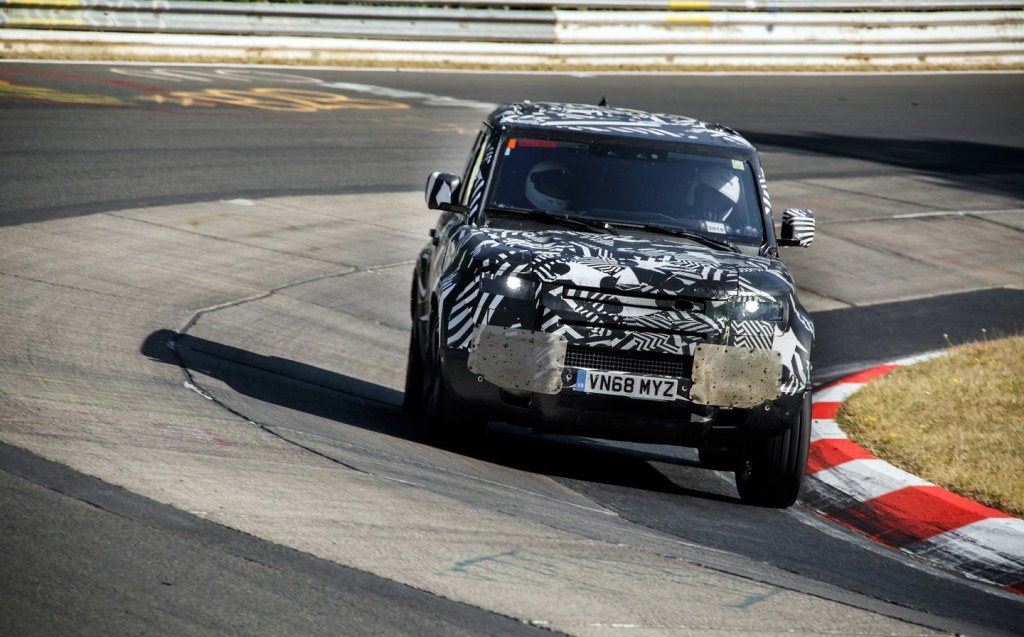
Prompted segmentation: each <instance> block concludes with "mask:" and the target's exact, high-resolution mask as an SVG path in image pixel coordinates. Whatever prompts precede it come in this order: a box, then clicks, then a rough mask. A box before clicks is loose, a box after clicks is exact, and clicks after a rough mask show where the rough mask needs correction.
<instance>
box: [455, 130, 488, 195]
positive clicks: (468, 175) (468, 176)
mask: <svg viewBox="0 0 1024 637" xmlns="http://www.w3.org/2000/svg"><path fill="white" fill-rule="evenodd" d="M492 133H493V131H492V130H491V129H490V127H489V126H484V127H483V128H481V129H480V133H479V134H478V135H477V136H476V143H475V144H474V145H473V153H472V154H471V155H470V157H469V161H468V162H467V164H466V172H465V174H463V176H462V187H461V188H460V189H459V204H461V205H463V206H469V202H470V197H471V195H472V193H473V191H475V190H477V181H479V180H480V179H482V175H481V174H480V167H481V165H482V164H483V161H484V155H485V154H486V153H487V146H488V142H490V139H491V134H492Z"/></svg>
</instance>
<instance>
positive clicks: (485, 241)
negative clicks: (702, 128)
mask: <svg viewBox="0 0 1024 637" xmlns="http://www.w3.org/2000/svg"><path fill="white" fill-rule="evenodd" d="M477 230H478V232H479V233H480V234H481V235H483V236H481V237H480V239H481V242H480V243H479V244H478V245H477V246H476V249H475V250H474V257H475V258H477V259H480V260H481V261H483V262H484V263H483V264H484V267H486V268H489V269H493V268H497V269H501V270H503V271H506V272H516V273H520V274H526V273H531V274H532V275H533V276H535V277H537V278H538V279H540V280H541V281H543V282H545V283H554V284H562V285H568V286H572V287H581V288H590V289H607V290H622V291H630V292H635V293H642V294H651V295H672V296H688V297H701V298H709V299H721V298H726V297H728V296H730V295H733V294H736V293H737V291H738V290H739V288H740V287H741V282H742V281H749V280H750V279H763V278H765V277H766V276H767V277H768V278H770V279H776V278H777V276H775V275H777V274H778V273H773V269H774V268H773V261H772V260H771V259H768V258H765V257H757V256H749V255H744V254H739V253H735V252H726V251H723V250H716V249H713V248H708V247H705V246H702V245H700V244H696V243H693V242H691V241H688V240H686V239H683V238H679V239H676V238H671V237H660V236H658V237H652V236H651V235H642V236H636V235H625V234H623V235H606V234H596V233H588V232H573V231H564V230H541V231H530V230H499V229H494V228H478V229H477ZM779 283H782V282H779ZM772 287H776V286H772ZM782 287H786V286H785V285H783V286H782Z"/></svg>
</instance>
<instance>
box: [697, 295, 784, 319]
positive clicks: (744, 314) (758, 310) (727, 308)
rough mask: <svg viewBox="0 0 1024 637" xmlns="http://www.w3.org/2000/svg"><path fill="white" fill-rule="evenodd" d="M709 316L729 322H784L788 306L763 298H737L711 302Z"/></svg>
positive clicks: (776, 300)
mask: <svg viewBox="0 0 1024 637" xmlns="http://www.w3.org/2000/svg"><path fill="white" fill-rule="evenodd" d="M707 314H708V316H710V317H712V318H717V319H725V320H728V321H772V322H775V323H779V322H783V321H784V319H785V318H786V305H785V304H783V303H782V302H781V301H780V300H778V299H769V298H763V297H743V296H741V297H737V298H734V299H730V300H728V301H710V302H709V303H708V308H707Z"/></svg>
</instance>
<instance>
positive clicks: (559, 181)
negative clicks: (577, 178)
mask: <svg viewBox="0 0 1024 637" xmlns="http://www.w3.org/2000/svg"><path fill="white" fill-rule="evenodd" d="M571 184H572V173H571V172H569V169H568V168H566V167H565V166H563V165H562V164H560V163H558V162H556V161H550V160H547V161H542V162H540V163H538V164H537V165H536V166H534V167H533V168H531V169H530V172H529V174H527V176H526V198H527V199H528V200H529V201H530V203H531V204H533V205H534V206H536V207H537V208H540V209H542V210H547V211H548V212H564V211H565V209H566V208H567V207H568V205H569V188H570V186H571Z"/></svg>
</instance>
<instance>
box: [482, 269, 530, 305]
mask: <svg viewBox="0 0 1024 637" xmlns="http://www.w3.org/2000/svg"><path fill="white" fill-rule="evenodd" d="M482 285H483V289H484V292H489V293H490V294H499V295H501V296H507V297H509V298H512V299H532V298H534V297H535V296H536V295H537V288H538V286H539V285H540V284H539V283H538V282H537V281H535V280H533V279H529V278H526V277H524V276H519V275H515V274H507V275H494V274H484V275H483V281H482Z"/></svg>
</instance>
